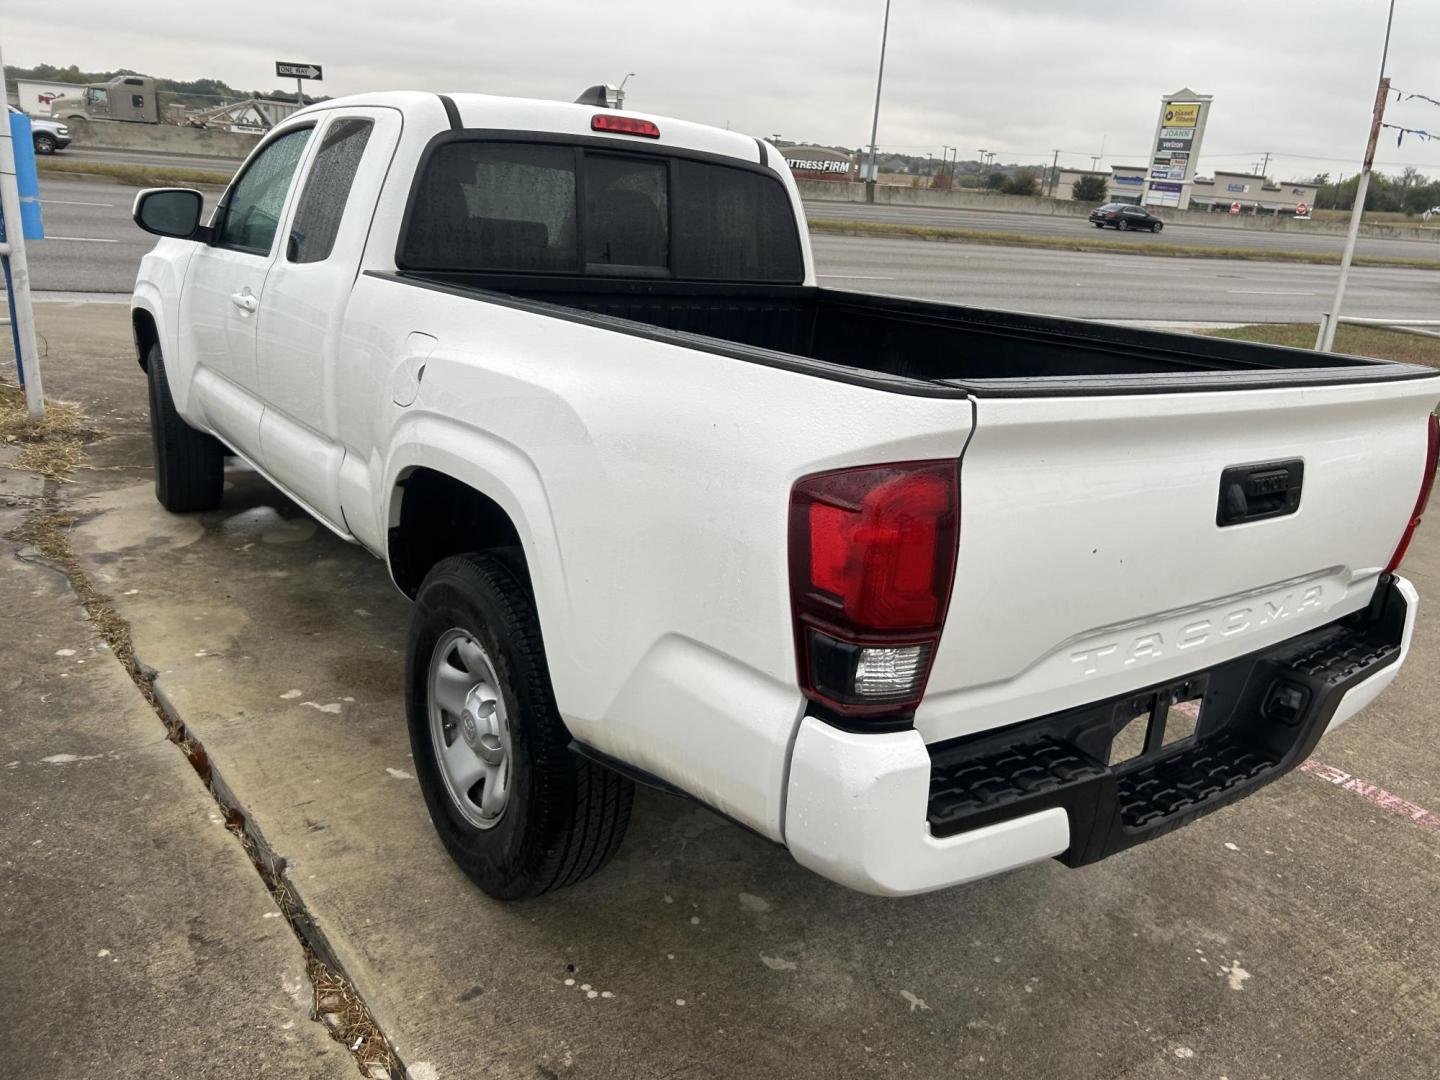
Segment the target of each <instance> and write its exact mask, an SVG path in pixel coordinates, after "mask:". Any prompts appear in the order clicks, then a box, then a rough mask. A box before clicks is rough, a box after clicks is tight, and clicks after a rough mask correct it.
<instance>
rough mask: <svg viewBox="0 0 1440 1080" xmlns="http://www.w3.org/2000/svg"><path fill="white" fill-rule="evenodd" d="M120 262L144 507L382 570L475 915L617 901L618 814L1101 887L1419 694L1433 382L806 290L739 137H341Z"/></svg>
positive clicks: (421, 105) (859, 862)
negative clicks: (1422, 530) (281, 523)
mask: <svg viewBox="0 0 1440 1080" xmlns="http://www.w3.org/2000/svg"><path fill="white" fill-rule="evenodd" d="M134 217H135V221H136V222H137V223H138V224H139V226H140V227H141V228H143V229H146V230H148V231H149V232H151V233H155V234H158V235H159V236H161V237H162V238H163V239H161V240H160V241H159V243H158V244H157V245H156V247H155V249H154V250H153V251H152V252H151V253H150V254H148V255H147V256H146V257H145V258H144V260H143V262H142V263H141V267H140V272H139V278H138V281H137V283H136V288H135V294H134V300H133V308H132V317H133V320H134V334H135V342H136V345H137V348H138V353H139V360H140V366H141V367H142V368H143V369H144V371H145V373H146V375H147V377H148V380H149V389H150V404H151V414H152V417H153V436H154V446H155V470H156V478H155V484H156V493H157V495H158V498H159V501H160V503H161V504H162V505H163V506H164V507H165V508H167V509H168V510H170V511H174V512H183V511H203V510H208V509H212V508H215V507H216V506H218V505H219V504H220V502H221V500H222V488H223V481H222V468H223V463H224V458H225V457H226V456H227V455H234V456H236V457H239V458H241V459H243V460H244V461H245V462H247V463H249V465H251V466H253V467H254V469H255V470H256V471H258V472H259V473H260V474H262V475H263V476H264V477H266V478H268V479H269V480H270V481H271V482H273V483H274V485H275V486H276V487H277V488H279V489H280V490H281V491H283V492H284V493H285V495H287V496H288V497H289V498H291V499H293V500H294V501H295V502H296V503H297V504H299V505H300V506H302V507H304V508H305V509H306V510H308V511H309V512H310V513H311V514H313V515H314V516H315V517H316V518H317V519H318V520H319V521H320V522H322V523H323V524H324V525H325V526H327V527H328V528H329V529H330V530H332V531H333V532H334V533H336V534H337V535H338V536H340V537H342V538H343V539H345V540H348V541H352V542H354V543H357V544H360V545H361V546H363V547H365V548H366V549H368V550H369V551H371V552H372V553H374V554H375V555H376V556H378V557H380V558H382V559H384V560H385V561H386V563H387V565H388V567H389V570H390V574H391V575H392V577H393V580H394V582H395V584H396V586H398V587H399V589H400V590H401V591H402V592H404V593H405V594H406V595H407V596H409V597H411V598H413V600H414V607H413V622H412V626H411V630H410V635H409V642H408V655H407V660H406V666H405V676H404V678H405V706H406V711H407V720H408V725H409V734H410V739H411V743H412V747H413V753H414V760H415V766H416V769H417V772H418V776H419V779H420V783H421V788H422V790H423V793H424V798H425V801H426V804H427V806H428V809H429V812H430V815H431V817H432V819H433V821H434V824H435V827H436V829H437V831H438V833H439V836H440V839H441V840H442V841H443V843H444V846H445V847H446V849H447V850H448V851H449V853H450V854H451V856H453V858H454V859H455V860H456V862H457V863H459V865H460V866H461V867H463V868H464V869H465V871H466V872H467V873H468V874H469V875H470V876H471V877H472V878H473V879H474V881H475V882H476V883H477V884H478V885H479V886H480V887H481V888H482V889H484V890H485V891H486V892H488V893H490V894H491V895H493V896H496V897H500V898H517V897H522V896H529V895H534V894H537V893H541V892H544V891H546V890H548V889H552V888H555V887H558V886H562V885H567V884H570V883H573V882H576V881H578V880H580V879H582V878H584V877H586V876H587V875H589V874H591V873H592V872H594V871H595V870H596V869H598V868H599V867H600V866H602V865H603V864H604V863H605V862H606V861H607V860H608V859H609V858H610V857H611V856H612V855H613V854H614V853H615V850H616V848H617V847H618V845H619V844H620V841H621V838H622V835H623V833H624V831H625V828H626V824H627V820H628V818H629V815H630V811H631V802H632V796H633V790H634V788H633V785H634V784H635V783H636V782H641V783H648V784H652V785H655V786H658V787H660V788H663V789H665V790H668V791H671V792H675V793H680V794H683V795H685V796H688V797H690V798H692V799H695V800H697V801H699V802H700V803H702V804H704V805H706V806H708V807H710V808H712V809H714V810H716V811H718V812H719V813H721V814H723V815H725V816H726V817H728V818H730V819H731V820H733V821H734V822H737V823H739V824H740V825H742V826H745V827H746V828H748V829H751V830H753V831H754V832H756V833H758V834H760V835H761V836H763V837H766V838H768V839H769V840H772V841H774V842H775V843H777V844H781V845H783V846H784V847H786V848H787V849H788V850H789V851H790V852H791V853H792V855H793V857H794V858H795V859H796V860H797V861H798V862H800V863H801V864H802V865H804V866H806V867H808V868H810V869H812V870H814V871H816V872H818V873H820V874H822V875H825V876H826V877H828V878H831V879H833V880H835V881H838V882H841V883H844V884H845V885H848V886H851V887H853V888H856V889H860V890H864V891H867V892H872V893H879V894H889V895H903V894H911V893H921V892H925V891H927V890H933V889H939V888H943V887H946V886H952V885H956V884H958V883H961V882H967V881H971V880H974V879H977V878H981V877H985V876H987V875H991V874H996V873H999V872H1002V871H1006V870H1010V869H1013V868H1015V867H1019V866H1023V865H1026V864H1028V863H1032V862H1035V861H1037V860H1042V859H1047V858H1052V857H1054V858H1058V859H1061V860H1063V861H1064V862H1065V863H1067V864H1069V865H1071V866H1079V865H1083V864H1087V863H1091V862H1093V861H1095V860H1098V859H1101V858H1104V857H1105V856H1108V855H1111V854H1114V853H1116V852H1119V851H1122V850H1124V849H1126V848H1129V847H1131V846H1132V845H1135V844H1138V843H1140V842H1142V841H1145V840H1149V839H1152V838H1154V837H1157V836H1159V835H1161V834H1162V833H1165V832H1167V831H1168V830H1171V829H1174V828H1175V827H1177V826H1179V825H1183V824H1185V823H1186V822H1189V821H1191V820H1193V819H1195V818H1196V817H1198V816H1199V815H1201V814H1205V813H1207V812H1209V811H1212V810H1215V809H1217V808H1219V807H1221V806H1224V805H1225V804H1228V803H1231V802H1233V801H1235V800H1236V799H1239V798H1240V797H1242V796H1244V795H1246V794H1249V793H1250V792H1252V791H1254V790H1256V789H1257V788H1259V787H1260V786H1261V785H1263V784H1266V783H1268V782H1269V781H1272V780H1274V779H1275V778H1276V777H1278V776H1281V775H1282V774H1284V773H1285V772H1286V771H1287V770H1289V769H1291V768H1293V767H1294V766H1295V765H1297V764H1298V763H1299V762H1300V761H1302V760H1303V759H1304V758H1305V757H1306V756H1307V755H1309V754H1310V752H1311V750H1312V748H1313V747H1314V746H1315V744H1316V741H1317V740H1318V739H1319V738H1320V737H1321V735H1322V734H1323V733H1324V732H1326V731H1327V730H1329V729H1331V728H1334V727H1335V726H1336V725H1338V724H1341V723H1343V722H1344V721H1345V720H1346V719H1348V718H1349V717H1351V716H1353V715H1354V714H1355V713H1356V712H1357V711H1359V710H1360V709H1361V708H1363V707H1364V706H1365V705H1366V704H1367V703H1368V702H1370V701H1371V700H1373V699H1374V698H1375V696H1376V695H1377V694H1378V693H1380V691H1381V690H1382V689H1383V688H1384V687H1385V686H1386V685H1388V684H1389V683H1390V681H1391V680H1393V679H1394V678H1395V674H1396V671H1397V670H1398V669H1399V667H1400V664H1401V662H1402V661H1403V659H1404V657H1405V653H1406V651H1407V649H1408V648H1409V645H1410V640H1411V633H1412V630H1413V627H1414V624H1415V614H1416V604H1417V598H1416V593H1415V590H1414V588H1412V586H1411V585H1410V583H1409V582H1408V581H1406V579H1405V578H1403V577H1401V576H1399V575H1398V574H1397V568H1398V567H1399V565H1400V561H1401V558H1402V557H1403V556H1404V554H1405V549H1406V546H1407V545H1408V544H1409V543H1410V539H1411V536H1412V534H1413V533H1414V531H1415V528H1416V525H1417V524H1418V523H1419V519H1420V514H1421V511H1422V509H1423V508H1424V505H1425V501H1426V494H1427V492H1428V490H1429V487H1430V483H1431V478H1432V476H1433V473H1434V470H1435V458H1436V440H1437V434H1436V423H1435V418H1434V415H1433V412H1434V409H1435V406H1436V403H1437V401H1440V373H1437V372H1435V371H1433V370H1431V369H1428V368H1423V367H1417V366H1410V365H1405V364H1395V363H1385V362H1381V361H1376V360H1369V359H1362V358H1358V357H1353V356H1340V355H1332V354H1325V353H1316V352H1310V351H1306V350H1296V349H1287V348H1278V347H1272V346H1265V345H1255V344H1247V343H1242V342H1235V341H1227V340H1221V339H1216V338H1205V337H1196V336H1189V335H1178V334H1166V333H1157V332H1151V331H1145V330H1139V329H1131V328H1124V327H1117V326H1107V325H1101V324H1097V323H1091V322H1084V321H1076V320H1066V319H1056V318H1045V317H1037V316H1034V315H1024V314H1016V313H1011V312H1006V311H995V310H980V309H975V308H968V307H962V306H956V305H950V304H939V303H927V302H923V301H917V300H908V299H895V298H888V297H879V296H871V295H865V294H861V293H854V292H846V291H840V290H836V289H829V288H823V287H820V286H818V285H817V283H816V273H815V267H814V262H813V260H812V257H811V252H810V246H809V240H808V237H807V233H806V229H805V225H804V214H803V208H802V206H801V203H800V199H799V196H798V194H797V190H796V186H795V183H794V181H793V179H792V178H791V175H790V173H789V171H788V169H787V167H786V164H785V161H784V159H783V158H782V157H781V156H780V154H779V153H778V152H777V151H776V150H775V149H774V148H773V147H771V146H770V145H768V144H767V143H765V142H764V141H760V140H756V139H753V138H749V137H746V136H742V135H740V134H738V133H736V132H733V131H722V130H719V129H716V128H712V127H706V126H701V125H698V124H694V123H687V122H685V121H682V120H675V119H669V118H665V117H660V116H648V115H644V114H640V113H633V112H617V111H614V110H607V109H605V108H603V107H602V108H597V107H595V106H585V105H580V104H570V103H559V102H544V101H529V100H519V99H511V98H501V97H490V96H482V95H473V94H454V95H437V94H430V93H418V92H416V93H385V94H373V95H365V96H359V97H350V98H341V99H337V100H333V101H328V102H324V103H321V104H317V105H314V106H311V107H309V108H306V109H303V110H301V111H299V112H297V113H296V114H294V115H293V116H291V117H288V118H287V119H286V120H285V121H284V122H283V123H281V124H279V125H277V127H276V128H275V130H274V131H272V132H271V133H269V135H268V136H267V137H266V138H265V140H264V141H263V142H262V143H260V144H259V145H258V146H257V147H256V149H255V151H254V152H253V153H252V154H251V156H250V158H249V159H248V161H247V162H246V163H245V165H244V166H243V167H242V168H241V169H240V171H239V172H238V174H237V175H236V176H235V178H234V180H233V181H232V183H231V184H230V186H229V189H228V190H227V191H226V192H225V194H224V196H223V197H222V198H221V199H220V201H219V203H218V205H216V206H215V208H214V211H213V213H211V214H210V215H208V217H207V216H205V215H204V214H203V211H202V199H201V196H200V194H199V193H198V192H194V191H186V190H177V189H162V190H151V191H146V192H144V193H142V194H141V195H140V196H139V197H138V199H137V201H136V205H135V210H134Z"/></svg>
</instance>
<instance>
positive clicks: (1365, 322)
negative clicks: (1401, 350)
mask: <svg viewBox="0 0 1440 1080" xmlns="http://www.w3.org/2000/svg"><path fill="white" fill-rule="evenodd" d="M1330 321H1331V315H1330V312H1328V311H1327V312H1325V313H1324V314H1322V315H1321V316H1320V330H1319V333H1317V334H1316V335H1315V348H1317V349H1319V348H1320V347H1321V346H1322V345H1323V344H1324V342H1325V331H1326V330H1328V329H1329V327H1330ZM1335 323H1336V325H1337V326H1378V327H1380V328H1381V329H1384V330H1394V331H1395V332H1396V333H1400V334H1414V335H1415V336H1416V337H1433V338H1440V319H1357V318H1354V317H1353V316H1350V315H1341V316H1340V317H1339V318H1338V319H1335Z"/></svg>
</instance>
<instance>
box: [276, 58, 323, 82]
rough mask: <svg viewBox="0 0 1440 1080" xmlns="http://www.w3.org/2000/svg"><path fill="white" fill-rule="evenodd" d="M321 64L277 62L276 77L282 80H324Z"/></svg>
mask: <svg viewBox="0 0 1440 1080" xmlns="http://www.w3.org/2000/svg"><path fill="white" fill-rule="evenodd" d="M322 71H323V69H322V68H321V67H320V65H319V64H297V63H295V62H293V61H287V60H276V61H275V75H276V77H277V78H280V79H316V80H320V79H323V78H324V76H323V75H322V74H321V72H322Z"/></svg>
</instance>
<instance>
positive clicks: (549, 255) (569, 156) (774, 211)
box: [396, 139, 805, 284]
mask: <svg viewBox="0 0 1440 1080" xmlns="http://www.w3.org/2000/svg"><path fill="white" fill-rule="evenodd" d="M396 265H397V266H399V267H400V269H402V270H411V271H433V272H452V273H467V272H468V273H510V274H515V273H519V274H579V275H585V276H592V277H654V278H667V279H676V280H690V281H734V282H762V283H775V284H796V283H799V282H800V281H801V280H802V279H803V277H804V272H805V271H804V260H803V258H802V256H801V248H800V237H799V232H798V229H797V226H796V223H795V214H794V211H793V210H792V209H791V204H790V197H789V194H788V192H787V191H786V189H785V187H784V185H783V184H781V183H780V180H779V179H778V178H777V177H775V176H774V175H773V174H771V173H769V171H768V170H761V169H758V168H757V169H747V168H743V167H740V166H738V165H726V164H719V163H716V162H712V161H700V160H695V159H692V158H688V157H681V156H678V155H674V154H665V153H630V152H626V151H625V150H623V149H621V150H611V149H610V148H609V147H605V148H600V147H595V146H591V145H585V146H580V145H570V144H563V143H540V142H521V141H505V140H495V139H484V140H478V139H458V140H449V141H445V142H441V143H438V144H436V145H435V146H433V147H432V148H431V150H430V152H429V153H428V154H427V155H426V157H425V159H424V160H423V161H422V163H421V167H420V171H419V174H418V175H417V177H416V180H415V185H414V187H413V188H412V190H411V194H410V205H409V209H408V210H407V212H406V215H405V224H404V226H403V228H402V232H401V237H400V244H399V248H398V250H397V252H396Z"/></svg>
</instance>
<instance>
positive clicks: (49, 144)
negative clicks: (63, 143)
mask: <svg viewBox="0 0 1440 1080" xmlns="http://www.w3.org/2000/svg"><path fill="white" fill-rule="evenodd" d="M35 153H37V154H43V155H44V156H46V157H49V156H50V155H51V154H53V153H55V136H54V135H51V134H50V133H49V132H46V131H41V132H37V133H36V135H35Z"/></svg>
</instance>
